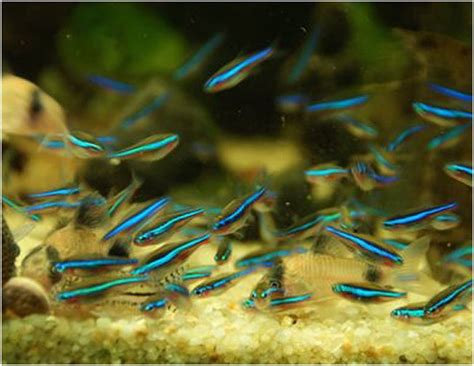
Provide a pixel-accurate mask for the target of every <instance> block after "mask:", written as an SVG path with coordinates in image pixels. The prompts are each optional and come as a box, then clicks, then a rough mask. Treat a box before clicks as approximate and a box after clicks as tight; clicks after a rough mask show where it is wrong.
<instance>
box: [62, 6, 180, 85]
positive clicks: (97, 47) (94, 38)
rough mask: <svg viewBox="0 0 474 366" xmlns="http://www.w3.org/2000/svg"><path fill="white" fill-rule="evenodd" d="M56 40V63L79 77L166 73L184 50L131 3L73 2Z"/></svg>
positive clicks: (168, 30)
mask: <svg viewBox="0 0 474 366" xmlns="http://www.w3.org/2000/svg"><path fill="white" fill-rule="evenodd" d="M57 43H58V53H59V56H60V59H61V61H62V63H63V64H64V65H65V67H66V68H67V69H68V70H69V71H71V73H72V74H73V75H79V76H82V75H84V74H90V73H94V74H106V75H109V76H115V77H119V76H121V77H129V78H136V77H140V76H147V75H148V76H149V75H150V74H157V73H158V74H159V73H168V72H171V71H173V70H174V69H175V68H176V67H178V66H179V63H180V62H181V61H182V60H183V58H184V56H185V55H186V51H187V49H188V48H187V45H186V41H185V40H184V38H183V37H182V36H181V35H180V34H179V33H178V32H177V31H176V30H174V29H173V27H172V26H171V25H169V24H168V23H167V22H166V21H165V20H164V19H163V18H161V17H160V16H159V15H157V14H156V13H153V12H151V11H150V10H149V9H146V8H145V5H143V4H132V3H119V4H116V3H96V4H80V5H78V6H77V7H76V8H75V9H74V11H73V13H72V14H71V17H70V18H69V21H68V23H67V24H66V26H65V28H64V29H63V30H62V31H61V32H60V33H59V34H58V38H57Z"/></svg>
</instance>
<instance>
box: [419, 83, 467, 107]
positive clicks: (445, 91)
mask: <svg viewBox="0 0 474 366" xmlns="http://www.w3.org/2000/svg"><path fill="white" fill-rule="evenodd" d="M428 86H429V87H430V88H431V90H433V91H435V92H437V93H439V94H442V95H445V96H447V97H450V98H455V99H458V100H460V101H463V102H466V103H472V94H467V93H463V92H460V91H458V90H454V89H451V88H447V87H445V86H442V85H439V84H435V83H429V84H428Z"/></svg>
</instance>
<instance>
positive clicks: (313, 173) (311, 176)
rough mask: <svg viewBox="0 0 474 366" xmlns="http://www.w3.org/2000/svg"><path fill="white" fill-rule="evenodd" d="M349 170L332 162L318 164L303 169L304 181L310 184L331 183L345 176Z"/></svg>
mask: <svg viewBox="0 0 474 366" xmlns="http://www.w3.org/2000/svg"><path fill="white" fill-rule="evenodd" d="M349 173H350V171H349V170H348V169H344V168H341V167H340V166H337V165H334V164H320V165H316V166H313V167H311V168H309V169H308V170H305V172H304V175H305V177H306V181H307V182H309V183H312V184H321V183H333V182H336V181H339V180H341V179H342V178H347V177H348V176H349Z"/></svg>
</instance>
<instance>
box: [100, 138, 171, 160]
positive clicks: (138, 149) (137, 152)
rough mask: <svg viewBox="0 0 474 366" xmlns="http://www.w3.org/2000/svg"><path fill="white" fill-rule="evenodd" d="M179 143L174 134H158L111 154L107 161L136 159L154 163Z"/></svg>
mask: <svg viewBox="0 0 474 366" xmlns="http://www.w3.org/2000/svg"><path fill="white" fill-rule="evenodd" d="M178 143H179V136H178V135H175V134H159V135H153V136H150V137H147V138H145V139H143V140H142V141H140V142H138V143H137V144H135V145H132V146H130V147H127V148H125V149H122V150H119V151H116V152H112V153H110V154H108V155H107V157H108V158H109V159H118V160H126V159H137V160H141V161H156V160H160V159H163V158H164V157H165V156H166V155H168V154H169V153H170V152H171V151H173V150H174V149H175V148H176V146H178Z"/></svg>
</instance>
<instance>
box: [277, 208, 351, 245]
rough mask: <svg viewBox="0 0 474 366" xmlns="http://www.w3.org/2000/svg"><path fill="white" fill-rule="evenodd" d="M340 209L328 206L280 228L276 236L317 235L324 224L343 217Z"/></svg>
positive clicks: (300, 237)
mask: <svg viewBox="0 0 474 366" xmlns="http://www.w3.org/2000/svg"><path fill="white" fill-rule="evenodd" d="M341 217H342V216H341V212H340V210H339V209H334V208H328V209H324V210H320V211H317V212H315V213H313V214H310V215H308V216H305V217H303V218H302V219H300V220H298V221H297V222H296V223H295V224H293V225H291V226H290V227H288V228H286V229H283V230H279V231H278V232H277V233H276V237H277V238H278V239H279V240H288V239H292V240H298V241H300V240H304V239H307V238H310V237H313V236H315V235H316V234H317V233H318V232H319V231H320V230H321V228H322V226H323V225H325V224H328V223H331V222H336V221H338V220H339V219H341Z"/></svg>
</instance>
